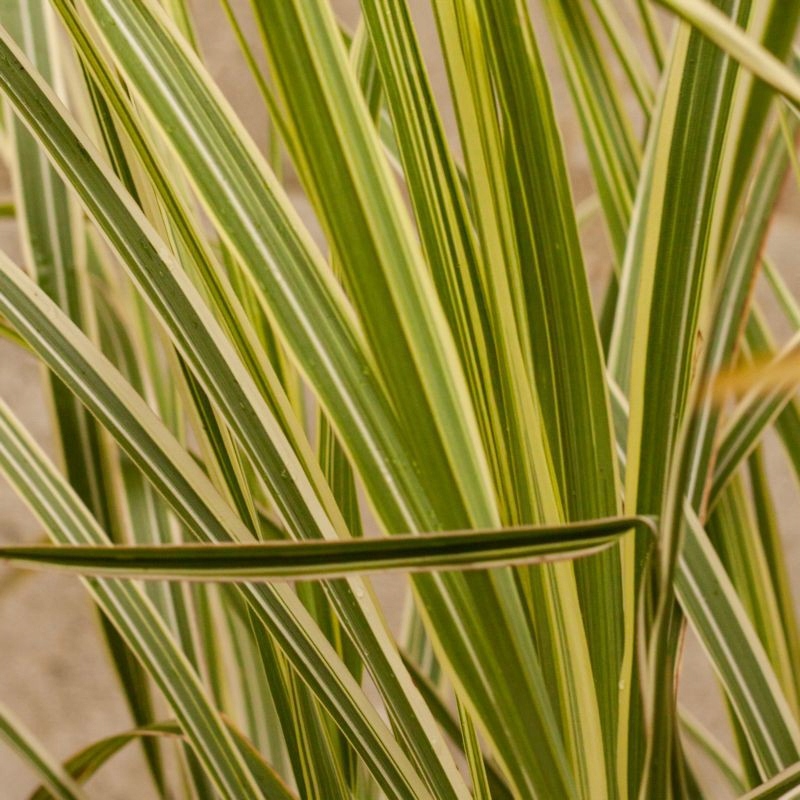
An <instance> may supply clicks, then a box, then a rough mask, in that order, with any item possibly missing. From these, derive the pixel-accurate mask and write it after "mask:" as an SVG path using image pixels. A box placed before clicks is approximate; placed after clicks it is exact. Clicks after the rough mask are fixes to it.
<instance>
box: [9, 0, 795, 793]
mask: <svg viewBox="0 0 800 800" xmlns="http://www.w3.org/2000/svg"><path fill="white" fill-rule="evenodd" d="M194 5H195V7H196V9H197V11H198V16H197V19H198V20H200V22H201V28H202V40H203V49H204V52H205V54H206V56H207V58H208V59H209V62H210V64H211V66H212V71H213V73H214V75H215V77H216V78H217V80H218V81H219V82H220V83H221V84H222V86H223V88H224V89H225V91H226V94H228V96H229V97H230V98H231V99H232V101H233V102H234V105H235V106H236V108H237V110H238V111H239V113H240V114H241V115H242V117H243V119H244V120H245V122H246V124H247V126H248V128H249V129H250V130H251V131H252V132H253V133H254V134H255V136H256V137H257V138H258V137H259V136H260V134H261V131H262V130H263V123H264V120H263V116H261V115H260V112H259V110H258V104H257V103H252V102H250V98H251V96H252V95H251V91H250V88H249V86H248V85H246V84H244V85H243V82H242V80H241V74H242V73H241V64H240V62H239V60H238V59H237V58H236V56H235V49H234V45H233V42H232V40H231V38H230V37H229V36H228V35H227V33H224V32H225V31H226V28H225V26H224V24H223V23H222V22H221V19H220V17H219V12H218V8H217V3H216V0H196V2H195V3H194ZM339 6H340V10H341V12H342V14H343V17H344V19H345V20H349V21H352V20H353V19H354V12H355V7H356V2H355V0H351V1H350V2H340V3H339ZM425 6H426V3H425V2H420V1H419V0H417V2H415V3H414V7H415V13H416V14H417V15H418V20H419V21H420V23H421V25H420V31H421V35H422V37H423V46H424V47H425V49H426V51H427V52H428V53H430V52H431V51H432V49H433V41H434V37H435V31H434V26H433V24H432V23H431V21H430V19H429V18H427V19H426V15H425V13H424V11H423V10H422V9H424V7H425ZM545 50H546V55H547V58H548V60H549V61H551V62H553V56H552V52H551V51H550V50H549V49H547V48H545ZM432 74H433V77H434V84H435V88H436V91H437V93H438V95H439V96H440V97H444V95H445V79H444V73H443V70H442V68H441V64H440V63H438V62H437V60H436V59H435V58H434V57H432ZM555 92H556V96H557V100H558V103H557V105H558V108H559V113H560V114H561V115H562V119H561V122H562V126H563V129H564V132H565V140H566V143H567V148H568V151H569V152H570V154H571V156H572V165H573V167H574V179H575V192H576V195H577V196H578V197H583V196H586V194H587V193H588V192H589V191H590V184H589V177H588V165H587V163H586V160H585V158H584V157H583V156H582V154H581V150H580V146H579V145H580V135H579V132H578V131H577V128H576V125H575V121H574V118H573V117H572V115H571V113H570V105H569V100H568V95H567V93H566V89H565V86H564V84H563V82H560V81H556V83H555ZM444 116H445V123H446V125H447V127H448V130H449V131H450V132H451V133H454V131H455V126H454V122H453V119H452V114H451V113H450V112H449V110H448V109H447V108H446V107H445V115H444ZM7 187H8V180H7V176H5V175H2V174H0V196H3V195H5V194H6V193H7V191H8V189H7ZM798 210H799V209H798V205H797V200H796V195H795V196H794V198H788V197H787V200H786V202H785V203H784V208H783V210H782V212H781V214H779V216H778V218H777V220H776V223H775V227H774V230H773V236H772V239H771V244H770V249H771V251H772V253H773V255H775V256H776V258H778V259H779V263H782V264H785V265H787V266H792V265H793V264H794V261H793V256H794V251H793V250H792V249H791V248H793V247H795V246H796V231H797V228H796V220H797V213H798ZM585 243H586V251H587V257H588V261H589V268H590V274H591V276H592V279H593V282H594V283H597V282H598V281H599V279H600V277H601V276H602V275H603V274H604V273H605V270H606V269H607V259H606V257H605V255H604V253H605V247H604V243H603V233H602V230H601V229H600V227H599V226H594V227H592V226H590V227H589V229H588V231H587V234H586V237H585ZM0 246H1V247H2V248H3V250H5V251H6V252H8V253H10V254H11V255H12V256H13V257H14V258H19V250H18V243H17V241H16V237H15V233H14V230H13V225H11V224H9V223H8V222H0ZM795 274H796V273H795ZM794 288H795V289H798V288H800V287H798V286H795V287H794ZM41 377H42V373H41V371H40V369H39V367H38V366H37V365H36V364H35V363H33V361H32V360H31V359H30V358H27V357H25V356H23V355H21V354H20V352H19V351H18V350H16V349H15V348H13V347H11V346H9V345H7V344H5V343H0V396H2V397H3V398H5V399H6V400H7V401H8V402H10V403H11V404H12V405H13V406H14V408H15V409H16V410H17V411H18V413H19V414H20V415H21V417H22V418H23V420H24V421H25V423H26V424H27V425H28V426H29V429H30V430H31V432H32V433H33V435H34V436H35V437H36V438H37V440H39V441H40V442H42V443H43V444H44V445H45V446H47V447H50V446H51V438H50V430H49V421H48V420H49V417H48V410H47V408H46V404H45V402H44V399H43V395H42V391H41ZM769 466H770V469H771V471H772V473H773V475H774V477H775V480H776V482H777V484H778V496H779V498H780V506H781V515H782V518H783V520H784V530H785V532H786V533H787V534H788V533H789V532H790V531H791V530H792V528H791V526H790V524H789V523H790V521H792V520H794V519H796V512H797V510H798V509H797V495H796V491H795V487H794V486H792V485H791V484H792V479H791V477H790V476H789V471H788V470H787V468H786V465H785V463H784V462H783V459H782V455H781V453H780V452H779V449H778V448H777V447H776V446H775V445H774V444H773V445H772V446H771V447H770V451H769ZM0 522H1V523H2V527H1V528H0V530H2V532H1V533H0V538H2V540H4V541H8V542H30V541H33V540H36V539H37V538H38V537H39V536H40V535H41V531H40V529H39V526H38V525H37V523H36V522H35V521H34V520H33V519H32V518H31V516H30V515H29V514H28V512H27V511H26V510H25V508H24V507H23V506H22V504H21V503H20V502H19V501H18V500H17V499H16V497H15V496H14V494H13V492H12V491H11V489H10V488H9V487H8V486H7V485H6V484H5V482H4V481H3V480H2V479H0ZM787 548H788V550H789V552H790V554H791V562H792V564H793V565H794V566H797V556H798V544H797V541H796V539H792V540H787ZM378 588H379V589H380V590H381V591H380V594H381V596H382V598H383V599H384V603H385V606H386V610H387V613H388V614H389V616H390V617H391V618H392V619H394V620H396V619H397V617H398V610H399V605H400V597H401V595H402V591H403V589H402V582H401V581H394V583H393V584H387V585H383V586H380V587H378ZM0 600H1V602H0V659H2V666H1V667H0V702H2V703H5V704H6V705H7V706H8V707H10V708H11V709H12V710H13V711H14V712H16V714H17V715H18V716H19V717H20V718H21V719H22V720H23V721H24V722H25V724H26V725H27V726H28V727H29V728H30V729H32V730H33V731H34V732H35V733H36V734H37V736H39V737H40V738H41V740H42V741H43V742H45V743H46V744H47V746H48V747H49V748H50V750H51V751H52V752H53V753H55V754H57V755H58V756H61V757H66V756H68V755H69V754H71V753H72V752H74V751H75V750H76V749H77V748H79V747H80V746H82V745H84V744H86V743H88V742H91V741H93V740H95V739H96V738H99V737H100V736H103V735H107V734H111V733H114V732H117V731H120V730H124V729H125V728H127V727H129V720H128V716H127V713H126V710H125V708H124V706H123V702H122V700H121V699H120V694H119V692H118V691H117V688H116V685H115V680H114V678H113V676H112V673H111V670H110V668H109V666H108V661H107V658H106V653H105V652H104V647H103V645H102V643H101V640H100V637H99V636H98V632H97V627H96V620H95V617H94V613H93V611H92V609H91V606H90V604H89V602H88V601H87V596H86V594H85V592H84V590H83V589H82V587H81V585H80V583H79V582H78V581H77V580H75V579H72V578H69V577H64V576H46V575H35V576H33V575H22V576H20V574H16V573H11V572H9V571H7V570H3V571H0ZM683 674H684V680H683V684H682V694H683V698H684V700H685V702H686V703H687V704H688V706H689V707H690V708H691V709H692V710H693V711H694V712H695V713H696V714H698V715H699V716H700V717H701V718H702V719H703V720H704V721H705V722H706V723H707V724H708V725H710V726H711V727H712V729H715V730H717V731H721V732H723V735H724V728H725V717H724V712H723V710H722V706H721V703H720V702H719V695H718V692H717V690H716V687H715V684H714V681H713V677H712V675H711V673H710V670H709V669H708V666H707V665H706V663H705V661H704V659H703V657H702V655H701V654H700V653H699V651H698V648H697V647H696V645H694V644H693V642H692V641H691V639H690V640H689V642H688V645H687V653H686V659H685V667H684V673H683ZM141 776H142V763H141V760H140V757H139V756H138V751H137V750H135V749H129V750H127V751H126V752H124V753H123V754H122V755H120V756H118V757H117V759H116V760H115V762H114V766H113V768H112V769H107V770H104V771H102V772H101V773H100V774H99V775H98V776H97V777H96V778H95V779H93V780H92V781H91V782H90V784H89V795H90V796H91V797H93V798H98V800H99V799H100V798H103V799H104V800H131V799H132V798H136V800H148V798H149V796H150V795H149V793H148V789H147V788H145V786H146V784H145V783H144V782H142V781H141V780H140V779H141ZM32 786H33V777H32V775H31V773H30V772H29V770H28V769H27V768H26V767H25V766H24V765H23V764H21V762H20V761H19V759H17V758H16V757H15V756H14V755H13V754H11V753H10V751H8V750H7V749H6V748H4V747H3V746H1V745H0V800H16V799H17V798H23V797H25V796H26V792H28V791H29V790H30V789H31V788H32ZM712 796H713V797H717V796H718V797H720V798H722V797H724V796H725V795H724V794H723V793H722V791H721V790H719V791H716V790H713V789H712Z"/></svg>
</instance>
